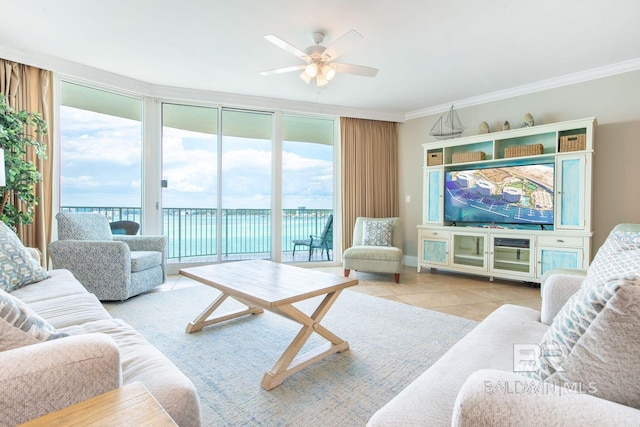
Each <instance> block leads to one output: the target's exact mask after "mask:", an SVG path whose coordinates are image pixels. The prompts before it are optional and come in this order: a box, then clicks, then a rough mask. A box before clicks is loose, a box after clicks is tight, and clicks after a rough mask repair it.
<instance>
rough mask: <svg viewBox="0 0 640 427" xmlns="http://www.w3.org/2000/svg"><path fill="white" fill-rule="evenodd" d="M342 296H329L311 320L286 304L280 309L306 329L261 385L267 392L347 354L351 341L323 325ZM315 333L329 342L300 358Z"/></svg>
mask: <svg viewBox="0 0 640 427" xmlns="http://www.w3.org/2000/svg"><path fill="white" fill-rule="evenodd" d="M340 292H341V291H335V292H331V293H329V294H327V295H326V296H325V297H324V299H323V300H322V302H321V303H320V304H319V305H318V307H317V308H316V309H315V311H314V312H313V314H312V315H311V316H308V315H306V314H305V313H303V312H302V311H300V310H298V309H297V308H296V307H294V306H293V305H291V304H283V305H280V306H278V307H276V308H277V310H278V311H279V313H278V314H281V315H283V316H284V317H287V318H289V319H291V320H293V321H295V322H297V323H300V324H301V325H303V326H302V329H300V332H298V334H297V335H296V337H295V338H294V339H293V341H291V344H289V347H287V349H286V350H285V351H284V353H282V356H280V359H278V361H277V362H276V364H275V365H274V366H273V368H271V370H270V371H269V372H267V373H266V374H264V377H263V378H262V383H261V385H262V387H263V388H265V389H266V390H271V389H272V388H274V387H276V386H278V385H280V384H282V382H283V381H284V379H285V378H287V377H289V376H291V375H293V374H295V373H296V372H298V371H299V370H301V369H304V368H306V367H307V366H309V365H311V364H313V363H315V362H317V361H319V360H322V359H324V358H325V357H327V356H329V355H332V354H335V353H339V352H342V351H345V350H347V349H348V348H349V343H348V342H347V341H345V340H343V339H342V338H340V337H338V336H337V335H335V334H333V333H332V332H331V331H329V330H328V329H327V328H325V327H324V326H322V325H320V322H321V321H322V319H323V318H324V316H325V315H326V314H327V312H328V311H329V309H330V308H331V306H332V305H333V303H334V302H335V301H336V299H337V298H338V295H340ZM314 332H316V333H317V334H319V335H320V336H322V337H324V338H326V339H327V340H328V341H329V342H328V343H327V344H325V345H322V346H320V347H318V348H316V349H314V350H311V351H309V352H307V353H304V354H301V355H298V353H299V352H300V350H301V349H302V347H303V346H304V344H305V343H306V342H307V340H308V339H309V337H310V336H311V334H312V333H314Z"/></svg>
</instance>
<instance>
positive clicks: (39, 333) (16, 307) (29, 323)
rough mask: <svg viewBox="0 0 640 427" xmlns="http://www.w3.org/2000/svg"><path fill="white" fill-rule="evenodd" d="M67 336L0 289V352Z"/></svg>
mask: <svg viewBox="0 0 640 427" xmlns="http://www.w3.org/2000/svg"><path fill="white" fill-rule="evenodd" d="M67 336H69V334H67V333H65V332H60V331H57V330H56V329H55V328H54V327H53V326H51V325H50V324H49V323H47V321H46V320H44V319H43V318H42V317H40V316H38V315H37V314H36V313H35V312H34V311H33V310H31V309H30V308H29V307H28V306H27V305H26V304H24V303H23V302H22V301H20V300H19V299H17V298H14V297H13V296H11V295H9V294H8V293H6V292H5V291H3V290H1V289H0V337H2V339H1V340H0V351H5V350H11V349H12V348H17V347H22V346H25V345H31V344H36V343H39V342H44V341H49V340H53V339H57V338H62V337H67Z"/></svg>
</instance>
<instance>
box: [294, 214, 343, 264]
mask: <svg viewBox="0 0 640 427" xmlns="http://www.w3.org/2000/svg"><path fill="white" fill-rule="evenodd" d="M298 246H308V247H309V261H311V255H312V254H313V251H314V249H320V250H321V251H322V252H320V255H324V251H327V261H331V258H330V256H329V250H332V249H333V215H329V217H328V218H327V223H326V224H325V225H324V230H322V234H320V235H319V236H314V235H311V236H309V238H308V239H303V240H294V241H293V256H294V258H295V256H296V248H297V247H298Z"/></svg>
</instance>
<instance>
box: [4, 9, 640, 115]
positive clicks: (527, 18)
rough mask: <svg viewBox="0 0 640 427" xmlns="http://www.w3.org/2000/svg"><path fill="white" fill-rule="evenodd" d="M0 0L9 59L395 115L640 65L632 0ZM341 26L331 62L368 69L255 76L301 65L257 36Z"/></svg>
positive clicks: (304, 36)
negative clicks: (342, 47) (349, 40)
mask: <svg viewBox="0 0 640 427" xmlns="http://www.w3.org/2000/svg"><path fill="white" fill-rule="evenodd" d="M0 6H1V8H0V10H1V11H2V16H3V18H2V25H1V26H0V56H3V57H5V58H7V56H14V58H7V59H13V60H18V59H24V58H29V59H30V62H32V63H33V64H32V65H39V66H43V65H49V66H50V67H51V68H56V65H55V64H58V66H59V64H61V63H62V64H64V63H67V61H69V63H75V64H82V65H85V66H89V67H93V68H96V69H99V70H103V71H106V72H109V73H113V74H116V75H119V76H124V77H127V78H130V79H134V80H137V81H141V82H145V83H148V84H151V85H154V86H155V85H157V86H161V87H165V86H166V87H175V88H186V89H196V90H206V91H213V92H219V93H225V94H234V95H247V96H252V97H261V98H275V99H279V100H286V101H297V102H304V103H311V104H315V105H318V104H320V105H330V106H340V107H348V108H355V109H363V110H371V111H383V112H389V113H392V114H401V115H403V116H404V115H407V114H409V115H410V114H412V112H413V113H414V114H415V112H417V111H421V110H425V109H429V108H435V107H438V106H440V107H441V106H443V105H447V104H450V103H452V102H462V103H464V100H469V99H474V98H482V97H483V96H486V95H488V94H494V95H495V93H496V92H505V91H506V92H505V93H508V92H509V91H510V90H512V89H514V88H522V86H525V87H531V88H534V87H544V84H542V85H541V82H545V81H549V80H551V81H562V82H572V81H577V80H580V79H588V78H590V76H600V75H606V74H607V73H609V74H614V73H616V72H620V71H621V70H622V71H627V70H629V69H637V68H640V25H638V21H639V20H640V2H639V1H638V0H610V1H601V0H598V1H595V0H529V1H522V0H485V1H478V0H438V1H433V0H396V1H391V0H325V1H317V2H308V1H300V0H295V1H294V0H270V1H268V0H234V1H229V0H226V1H221V0H182V1H175V0H174V1H167V0H134V1H132V0H108V1H107V0H102V1H98V0H92V1H87V0H56V1H51V0H29V1H16V0H0ZM351 29H355V30H357V31H358V32H359V33H361V34H362V35H363V36H364V39H363V40H362V41H361V42H359V43H358V45H357V46H356V47H355V48H354V49H352V50H350V51H348V52H346V53H345V54H344V55H343V56H341V57H340V59H339V62H344V63H352V64H359V65H366V66H370V67H375V68H378V69H379V70H380V71H379V72H378V75H377V76H376V77H374V78H367V77H357V76H351V75H345V74H338V76H336V78H335V79H334V80H333V81H331V82H330V83H329V84H328V85H327V86H325V87H324V88H322V89H321V90H319V91H318V90H317V88H316V87H315V86H313V85H309V86H307V85H306V84H305V83H304V82H303V81H302V80H301V79H300V78H299V77H298V74H299V73H297V72H293V73H287V74H281V75H275V76H269V77H264V76H261V75H259V74H258V73H259V72H260V71H264V70H269V69H273V68H279V67H285V66H291V65H297V64H299V63H300V60H299V59H297V58H296V57H294V56H293V55H291V54H289V53H287V52H285V51H283V50H281V49H278V48H277V47H276V46H274V45H273V44H271V43H269V42H268V41H266V40H265V39H264V38H263V36H264V35H267V34H275V35H277V36H279V37H281V38H283V39H284V40H286V41H288V42H289V43H291V44H293V45H295V46H297V47H299V48H300V49H304V48H306V47H307V46H310V45H311V44H312V40H311V33H312V32H314V31H317V30H321V31H323V32H324V33H325V34H326V37H325V43H324V45H325V46H326V45H329V44H331V42H332V41H334V40H335V39H336V38H338V37H339V36H341V35H342V34H344V33H345V32H347V31H349V30H351ZM52 59H54V61H52ZM38 62H41V63H40V64H39V63H38ZM51 64H54V65H53V66H52V65H51ZM60 68H65V67H60ZM54 71H61V70H55V69H54ZM567 76H568V77H567Z"/></svg>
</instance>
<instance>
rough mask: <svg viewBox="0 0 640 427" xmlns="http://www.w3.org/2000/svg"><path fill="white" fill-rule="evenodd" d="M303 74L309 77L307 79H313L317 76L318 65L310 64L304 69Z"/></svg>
mask: <svg viewBox="0 0 640 427" xmlns="http://www.w3.org/2000/svg"><path fill="white" fill-rule="evenodd" d="M304 72H305V74H306V75H307V76H309V78H314V77H315V76H317V75H318V65H317V64H316V63H315V62H312V63H311V64H309V65H307V66H306V67H305V68H304Z"/></svg>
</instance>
